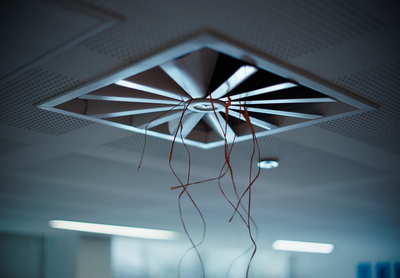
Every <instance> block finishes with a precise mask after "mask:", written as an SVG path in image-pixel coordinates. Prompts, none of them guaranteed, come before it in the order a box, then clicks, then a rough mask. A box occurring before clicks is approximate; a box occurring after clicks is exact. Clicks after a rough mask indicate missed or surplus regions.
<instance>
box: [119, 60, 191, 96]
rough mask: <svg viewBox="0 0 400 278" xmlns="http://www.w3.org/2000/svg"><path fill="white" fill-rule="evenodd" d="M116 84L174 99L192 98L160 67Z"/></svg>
mask: <svg viewBox="0 0 400 278" xmlns="http://www.w3.org/2000/svg"><path fill="white" fill-rule="evenodd" d="M115 84H117V85H119V86H124V87H127V88H131V89H136V90H140V91H145V92H148V93H152V94H156V95H160V96H164V97H169V98H172V99H177V100H185V101H186V100H189V99H190V96H189V95H188V94H187V93H186V92H185V91H184V90H183V89H182V88H181V87H180V86H179V85H178V84H176V82H174V80H172V79H171V78H170V77H169V76H168V75H167V74H166V73H165V72H164V71H163V70H162V69H160V68H159V67H155V68H152V69H149V70H146V71H144V72H141V73H139V74H136V75H134V76H131V77H128V78H125V79H124V80H120V81H117V82H115Z"/></svg>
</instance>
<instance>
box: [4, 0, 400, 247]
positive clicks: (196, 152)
mask: <svg viewBox="0 0 400 278" xmlns="http://www.w3.org/2000/svg"><path fill="white" fill-rule="evenodd" d="M2 5H6V6H5V7H3V8H1V9H0V11H1V12H0V13H1V16H2V18H5V19H7V20H3V21H2V23H1V31H2V34H3V35H2V42H1V44H0V45H1V46H0V47H1V48H0V49H1V53H3V55H2V56H3V57H2V58H1V59H2V62H1V64H2V67H1V71H0V78H1V79H0V91H1V95H0V98H1V101H0V106H1V111H0V163H1V167H0V175H1V176H0V184H1V186H0V190H1V191H0V192H1V194H0V229H1V230H2V231H15V232H37V233H43V232H45V233H48V232H49V228H48V227H47V221H48V220H51V219H65V220H76V221H86V222H98V223H107V224H117V225H129V226H135V227H149V228H158V229H169V230H177V231H183V229H182V225H181V223H180V218H179V211H178V195H179V193H180V191H179V190H170V187H173V186H176V185H179V183H178V181H177V180H176V178H175V177H174V175H173V174H172V172H171V170H170V168H169V165H168V158H169V153H170V149H171V142H170V141H165V140H162V139H159V138H154V137H147V138H146V147H145V149H144V155H143V164H142V166H141V168H140V170H139V171H137V170H136V169H137V167H138V165H139V162H140V158H141V154H142V150H143V148H144V142H145V137H144V135H142V134H136V133H132V132H130V131H126V130H120V129H116V128H113V127H110V126H105V125H101V124H98V123H94V122H91V121H87V120H84V119H78V118H74V117H71V116H65V115H60V114H56V113H53V112H48V111H44V110H41V109H39V108H37V105H39V104H40V103H42V102H43V101H46V100H48V99H50V98H52V97H55V96H58V95H60V94H62V93H64V92H67V91H68V90H70V89H73V88H76V87H78V86H80V85H82V84H85V83H86V82H89V81H92V80H95V79H96V78H100V77H102V76H104V75H107V74H110V73H112V72H114V71H116V70H118V69H120V68H122V67H124V66H127V65H130V64H134V63H136V62H138V61H141V60H142V59H145V58H148V57H151V56H152V55H154V54H157V53H158V52H159V51H162V50H165V49H167V48H168V47H171V46H174V45H176V44H178V43H180V42H184V41H185V40H187V39H190V38H193V37H195V36H197V35H199V34H202V33H204V32H211V33H213V34H215V35H217V36H219V37H221V38H225V39H228V40H232V41H233V42H235V43H236V44H238V45H241V46H243V47H245V48H248V49H251V51H253V52H255V53H258V55H263V56H265V57H267V58H268V59H272V60H273V61H279V62H281V63H283V64H285V65H288V66H292V67H296V68H297V69H299V70H300V71H301V72H303V73H304V74H308V75H311V76H314V77H317V78H319V79H320V80H321V82H323V83H324V84H329V86H336V87H338V88H340V89H341V90H345V91H347V92H348V93H349V94H354V95H355V96H359V97H361V98H363V99H364V100H365V101H367V102H368V103H371V104H372V105H373V106H375V107H376V109H375V110H373V111H369V112H366V113H362V114H358V115H354V116H348V117H344V118H341V119H337V120H331V121H328V122H324V123H319V124H316V125H312V126H308V127H303V128H300V129H296V130H292V131H286V132H283V133H278V134H274V135H271V136H267V137H262V138H259V140H258V142H259V145H260V150H261V156H262V157H275V158H277V159H278V160H279V162H280V166H279V168H277V169H273V170H265V171H264V170H263V171H262V172H261V174H260V177H259V179H258V180H257V182H256V183H255V184H254V185H253V187H252V188H253V189H252V193H253V198H252V209H251V213H252V216H253V218H254V220H255V221H256V223H257V225H258V227H259V238H260V240H261V241H263V240H264V241H266V242H269V241H271V240H275V239H278V238H283V239H297V240H309V241H320V242H329V243H333V244H336V245H338V246H340V245H342V246H343V245H346V244H348V243H350V242H354V241H357V242H360V243H363V242H368V243H370V244H372V243H374V244H378V245H381V246H385V248H386V246H400V201H399V194H400V173H399V169H400V125H399V117H400V110H399V105H400V78H399V76H400V51H399V50H400V32H399V26H400V22H399V17H398V13H397V12H396V11H398V10H399V8H400V7H399V3H398V2H397V3H396V1H390V0H386V1H384V2H382V1H373V0H367V1H366V0H363V1H361V0H352V1H348V0H347V1H340V0H335V1H289V0H288V1H246V2H245V1H223V0H219V1H208V0H203V1H190V2H189V1H178V0H177V1H116V2H114V1H71V2H69V1H54V2H53V1H30V2H26V1H8V2H7V1H6V2H2ZM3 13H4V14H3ZM252 147H253V145H252V141H246V142H240V143H237V144H235V146H234V150H233V153H232V167H233V168H234V175H235V178H236V184H237V185H238V188H239V190H244V188H246V186H247V184H248V178H249V167H250V164H249V161H250V157H251V152H252ZM189 150H190V157H191V167H192V168H191V170H192V172H191V180H192V181H197V180H203V179H209V178H213V177H216V176H217V175H218V173H219V170H220V169H221V167H222V164H223V162H224V152H223V148H222V147H218V148H216V149H211V150H201V149H197V148H194V147H189ZM172 165H173V167H174V169H175V170H176V172H177V174H178V175H179V176H180V177H181V178H185V176H186V175H187V171H188V156H187V152H186V150H185V148H184V147H183V146H182V145H180V144H178V145H176V146H175V148H174V155H173V157H172ZM254 170H255V168H253V173H254ZM222 185H223V188H224V189H226V190H227V192H228V194H229V196H232V193H233V192H232V189H231V188H232V185H231V184H230V181H229V178H224V179H223V181H222ZM190 193H191V196H192V197H193V199H194V200H195V201H196V203H197V205H198V206H199V208H200V209H201V211H202V212H203V214H204V217H205V220H206V222H207V225H208V226H207V229H208V234H207V237H208V238H210V240H212V239H218V240H221V239H223V241H221V242H224V241H226V242H228V243H229V241H230V240H233V239H234V238H235V232H234V231H233V230H234V229H239V228H237V227H242V228H243V225H242V226H241V224H240V219H236V220H235V221H234V223H233V225H232V224H231V223H228V220H229V218H230V216H231V214H232V212H233V209H232V207H230V205H229V204H228V202H227V201H226V200H225V199H224V197H223V196H222V194H221V192H220V191H219V189H218V185H217V183H216V182H215V181H214V182H207V183H204V184H199V185H193V186H191V187H190ZM182 205H183V215H184V217H185V220H186V222H187V225H188V226H189V228H190V231H192V233H193V235H195V236H196V235H197V233H199V231H201V229H202V224H201V220H200V218H199V216H198V214H197V212H196V211H195V210H194V209H193V206H192V205H191V204H190V202H189V201H188V200H187V198H182ZM393 248H394V250H400V248H397V249H396V248H395V247H393ZM397 252H398V251H397ZM397 254H398V253H397Z"/></svg>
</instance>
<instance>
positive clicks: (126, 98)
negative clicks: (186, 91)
mask: <svg viewBox="0 0 400 278" xmlns="http://www.w3.org/2000/svg"><path fill="white" fill-rule="evenodd" d="M79 99H91V100H104V101H121V102H141V103H155V104H170V105H177V104H179V100H176V99H170V98H167V97H162V96H160V95H155V94H151V93H148V92H143V91H138V90H132V89H129V88H125V87H122V86H117V85H109V86H106V87H104V88H101V89H98V90H96V91H93V92H91V93H89V94H86V95H83V96H80V97H79Z"/></svg>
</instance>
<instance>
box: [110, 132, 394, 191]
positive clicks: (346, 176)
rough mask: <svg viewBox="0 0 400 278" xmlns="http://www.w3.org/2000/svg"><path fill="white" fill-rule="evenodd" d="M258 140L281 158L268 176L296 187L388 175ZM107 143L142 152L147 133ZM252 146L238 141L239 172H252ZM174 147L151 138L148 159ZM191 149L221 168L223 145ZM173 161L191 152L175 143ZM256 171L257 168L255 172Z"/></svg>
mask: <svg viewBox="0 0 400 278" xmlns="http://www.w3.org/2000/svg"><path fill="white" fill-rule="evenodd" d="M258 142H259V146H260V150H261V157H262V158H265V157H276V158H279V162H280V164H281V166H280V167H279V168H277V169H274V170H273V171H271V172H268V173H266V176H265V178H267V180H270V181H279V183H282V184H288V185H291V186H294V187H297V186H306V187H308V186H321V185H322V183H334V182H338V181H342V180H352V179H356V178H357V177H359V176H360V175H363V177H364V178H367V177H368V176H369V177H373V176H377V175H378V176H380V175H385V174H387V173H386V172H384V171H382V170H380V169H377V168H373V167H370V166H368V165H365V164H361V163H358V162H355V161H352V160H349V159H345V158H343V157H340V156H335V155H333V154H330V153H327V152H324V151H321V150H318V149H313V148H309V147H305V146H303V145H301V144H296V143H293V142H290V141H287V140H284V139H280V138H276V137H274V136H266V137H262V138H260V139H259V140H258ZM104 146H106V147H111V148H117V149H122V150H128V151H132V152H139V153H140V152H142V150H143V147H144V136H143V135H140V134H137V135H133V136H129V137H125V138H121V139H119V140H114V141H111V142H108V143H105V144H104ZM252 148H253V145H252V142H251V141H247V142H239V143H236V144H235V146H234V149H233V152H232V154H231V164H232V167H233V168H234V172H235V173H237V174H246V173H248V172H249V166H250V158H251V154H252ZM170 150H171V142H168V141H165V140H162V139H159V138H154V137H147V139H146V149H145V153H144V159H146V155H152V156H157V157H162V158H164V159H168V157H169V154H170ZM189 151H190V156H191V162H192V164H193V165H194V166H203V167H207V168H209V169H221V167H222V165H223V163H224V159H223V157H224V156H223V148H217V149H212V150H201V149H198V148H193V147H189ZM257 159H258V157H257V155H255V157H254V160H253V166H255V165H256V163H257ZM172 160H173V161H180V162H184V163H187V161H188V155H187V151H186V149H185V148H184V147H183V146H182V145H181V144H175V147H174V155H173V157H172ZM136 163H139V161H136ZM255 170H256V168H255V167H254V168H253V171H255ZM253 173H254V172H253Z"/></svg>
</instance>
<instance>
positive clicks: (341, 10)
mask: <svg viewBox="0 0 400 278" xmlns="http://www.w3.org/2000/svg"><path fill="white" fill-rule="evenodd" d="M87 2H89V3H91V2H93V3H95V4H94V5H95V6H96V7H100V8H102V9H105V10H110V11H112V12H115V13H118V14H121V15H124V16H126V17H127V18H126V21H125V23H123V24H121V25H120V26H118V27H115V28H113V29H112V30H109V31H107V32H106V33H104V34H101V35H99V36H96V37H94V38H92V39H90V40H88V41H86V42H84V43H82V46H84V47H87V48H89V49H91V50H93V51H97V52H100V53H103V54H104V55H110V56H112V57H115V58H118V59H121V60H125V61H135V60H138V59H140V58H143V57H146V56H147V55H149V54H150V53H152V52H153V53H154V52H155V51H157V50H159V49H163V48H165V47H167V46H169V45H171V44H174V43H176V41H177V40H179V41H180V40H183V39H185V38H186V36H190V35H194V33H196V30H197V31H199V30H204V29H211V30H213V31H217V32H220V33H222V34H224V35H227V36H229V37H232V38H234V39H235V40H238V41H239V42H242V43H244V44H245V45H248V46H251V47H253V48H255V49H257V50H259V51H262V52H265V53H268V54H271V55H273V56H274V57H277V58H279V59H281V60H290V59H292V58H294V57H299V56H302V55H305V54H308V53H311V52H313V51H317V50H320V49H322V48H327V47H332V46H334V45H337V44H340V43H343V42H346V41H349V40H354V39H356V38H358V37H360V36H365V35H369V34H372V33H374V32H377V31H379V30H381V29H383V28H385V25H384V24H383V23H381V22H380V21H379V20H378V19H376V18H374V17H373V16H371V15H369V14H368V13H367V12H364V11H363V10H362V9H361V8H360V7H358V6H356V5H354V4H352V3H350V1H290V0H286V1H247V2H244V1H209V0H208V1H198V2H194V1H172V2H171V1H119V2H118V3H117V4H115V3H114V2H109V1H87ZM244 22H245V24H244Z"/></svg>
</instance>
